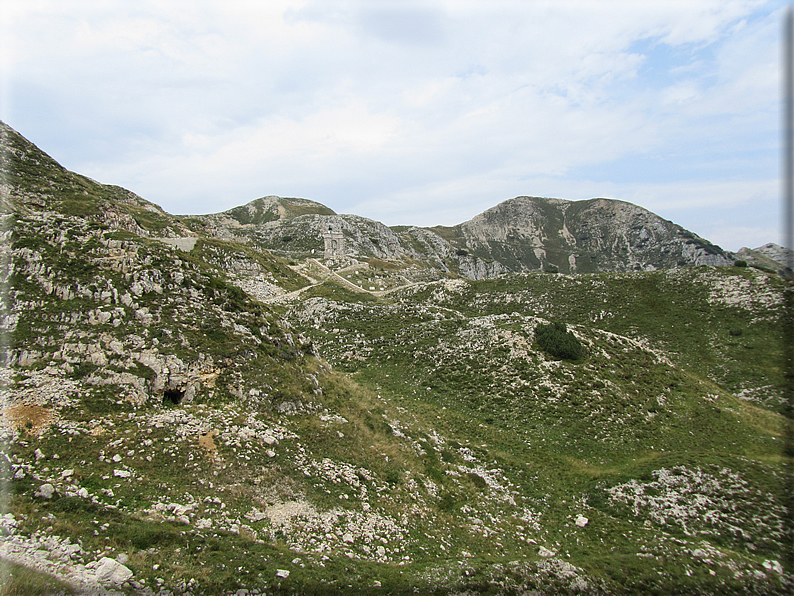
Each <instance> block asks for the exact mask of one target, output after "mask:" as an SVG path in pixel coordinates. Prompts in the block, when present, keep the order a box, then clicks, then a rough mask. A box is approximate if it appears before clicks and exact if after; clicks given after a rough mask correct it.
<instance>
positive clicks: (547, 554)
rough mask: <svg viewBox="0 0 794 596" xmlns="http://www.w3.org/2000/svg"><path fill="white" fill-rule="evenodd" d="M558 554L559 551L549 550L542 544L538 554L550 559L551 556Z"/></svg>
mask: <svg viewBox="0 0 794 596" xmlns="http://www.w3.org/2000/svg"><path fill="white" fill-rule="evenodd" d="M556 554H557V553H555V552H554V551H553V550H549V549H547V548H546V547H545V546H541V547H540V548H539V549H538V556H539V557H543V558H544V559H548V558H549V557H553V556H554V555H556Z"/></svg>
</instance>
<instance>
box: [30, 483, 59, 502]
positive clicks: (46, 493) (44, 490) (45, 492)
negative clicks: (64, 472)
mask: <svg viewBox="0 0 794 596" xmlns="http://www.w3.org/2000/svg"><path fill="white" fill-rule="evenodd" d="M54 494H55V487H54V486H53V485H52V484H50V483H49V482H47V483H46V484H42V485H41V486H40V487H39V490H37V491H36V492H35V493H34V494H33V496H34V497H44V498H45V499H52V496H53V495H54Z"/></svg>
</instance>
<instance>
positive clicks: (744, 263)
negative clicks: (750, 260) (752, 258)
mask: <svg viewBox="0 0 794 596" xmlns="http://www.w3.org/2000/svg"><path fill="white" fill-rule="evenodd" d="M733 266H734V267H747V261H736V262H735V263H734V264H733Z"/></svg>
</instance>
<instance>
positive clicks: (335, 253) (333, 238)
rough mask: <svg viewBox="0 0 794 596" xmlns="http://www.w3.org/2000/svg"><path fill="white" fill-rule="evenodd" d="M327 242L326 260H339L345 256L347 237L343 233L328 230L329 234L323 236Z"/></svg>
mask: <svg viewBox="0 0 794 596" xmlns="http://www.w3.org/2000/svg"><path fill="white" fill-rule="evenodd" d="M323 240H324V241H325V255H324V257H325V258H326V259H339V258H342V257H344V256H345V236H344V234H342V232H334V231H333V229H332V228H330V227H329V228H328V232H326V233H325V234H323Z"/></svg>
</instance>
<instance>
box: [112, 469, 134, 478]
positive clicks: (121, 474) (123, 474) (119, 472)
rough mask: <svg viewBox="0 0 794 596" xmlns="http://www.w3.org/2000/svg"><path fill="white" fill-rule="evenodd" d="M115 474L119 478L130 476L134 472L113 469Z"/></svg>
mask: <svg viewBox="0 0 794 596" xmlns="http://www.w3.org/2000/svg"><path fill="white" fill-rule="evenodd" d="M113 475H114V476H116V477H118V478H129V477H130V476H132V474H131V473H130V472H128V471H127V470H113Z"/></svg>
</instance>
